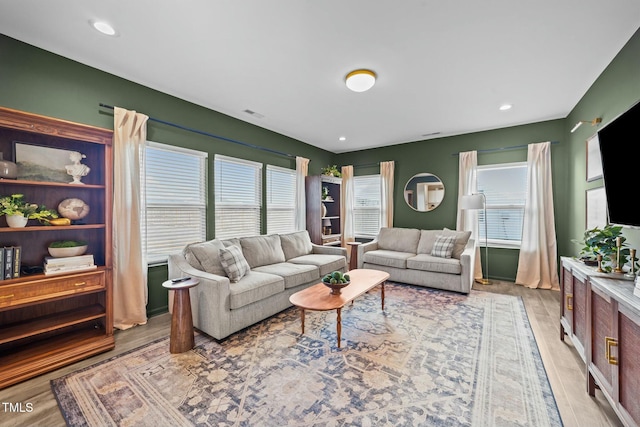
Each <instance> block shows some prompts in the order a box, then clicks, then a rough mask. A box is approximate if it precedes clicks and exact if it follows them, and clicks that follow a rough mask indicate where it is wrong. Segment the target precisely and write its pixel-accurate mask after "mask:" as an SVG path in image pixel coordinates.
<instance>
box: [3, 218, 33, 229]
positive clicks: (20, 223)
mask: <svg viewBox="0 0 640 427" xmlns="http://www.w3.org/2000/svg"><path fill="white" fill-rule="evenodd" d="M27 221H29V218H27V217H26V216H22V215H7V225H8V226H9V227H11V228H22V227H25V226H26V225H27Z"/></svg>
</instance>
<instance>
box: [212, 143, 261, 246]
mask: <svg viewBox="0 0 640 427" xmlns="http://www.w3.org/2000/svg"><path fill="white" fill-rule="evenodd" d="M261 188H262V164H260V163H257V162H252V161H249V160H243V159H236V158H233V157H227V156H222V155H218V154H216V156H215V160H214V192H215V236H216V238H218V239H228V238H232V237H245V236H256V235H259V234H260V228H261V221H260V216H261V209H262V190H261Z"/></svg>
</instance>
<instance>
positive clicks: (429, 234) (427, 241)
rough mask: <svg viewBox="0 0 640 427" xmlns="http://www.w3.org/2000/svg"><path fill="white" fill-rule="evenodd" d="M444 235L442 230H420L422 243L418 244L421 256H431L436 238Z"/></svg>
mask: <svg viewBox="0 0 640 427" xmlns="http://www.w3.org/2000/svg"><path fill="white" fill-rule="evenodd" d="M441 234H442V231H441V230H420V241H419V242H418V251H417V252H416V253H419V254H430V253H431V249H433V244H434V243H435V241H436V238H437V237H438V236H439V235H441Z"/></svg>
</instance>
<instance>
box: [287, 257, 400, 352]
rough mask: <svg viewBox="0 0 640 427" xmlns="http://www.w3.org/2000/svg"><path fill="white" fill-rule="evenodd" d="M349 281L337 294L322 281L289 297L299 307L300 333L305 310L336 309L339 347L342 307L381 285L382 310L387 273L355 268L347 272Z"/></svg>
mask: <svg viewBox="0 0 640 427" xmlns="http://www.w3.org/2000/svg"><path fill="white" fill-rule="evenodd" d="M348 273H349V278H350V279H351V283H350V284H349V285H348V286H346V287H344V288H342V292H341V293H340V294H339V295H332V294H331V289H329V288H328V287H327V286H325V285H323V284H322V283H318V284H317V285H313V286H311V287H309V288H307V289H304V290H302V291H300V292H296V293H295V294H293V295H291V296H290V297H289V301H290V302H291V304H293V305H295V306H297V307H298V308H300V320H301V321H302V333H303V334H304V315H305V310H314V311H327V310H336V312H337V315H338V317H337V324H336V331H337V335H338V348H340V337H341V334H342V307H344V306H345V305H347V304H348V303H349V302H353V300H354V299H356V298H357V297H359V296H360V295H362V294H364V293H365V292H367V291H368V290H370V289H372V288H375V287H376V286H378V285H382V288H381V292H380V298H381V301H382V311H384V282H386V280H387V279H388V278H389V273H386V272H384V271H378V270H369V269H356V270H351V271H349V272H348Z"/></svg>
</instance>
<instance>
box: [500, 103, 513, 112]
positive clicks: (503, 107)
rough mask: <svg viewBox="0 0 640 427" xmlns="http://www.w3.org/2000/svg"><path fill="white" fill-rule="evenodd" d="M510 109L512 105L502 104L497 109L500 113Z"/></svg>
mask: <svg viewBox="0 0 640 427" xmlns="http://www.w3.org/2000/svg"><path fill="white" fill-rule="evenodd" d="M512 108H513V105H511V104H502V105H501V106H500V108H499V109H500V111H508V110H510V109H512Z"/></svg>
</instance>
